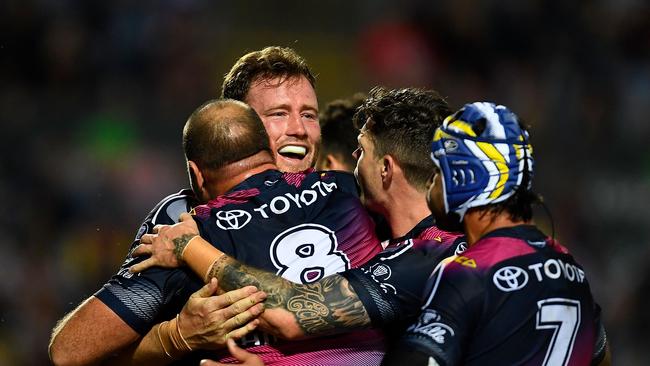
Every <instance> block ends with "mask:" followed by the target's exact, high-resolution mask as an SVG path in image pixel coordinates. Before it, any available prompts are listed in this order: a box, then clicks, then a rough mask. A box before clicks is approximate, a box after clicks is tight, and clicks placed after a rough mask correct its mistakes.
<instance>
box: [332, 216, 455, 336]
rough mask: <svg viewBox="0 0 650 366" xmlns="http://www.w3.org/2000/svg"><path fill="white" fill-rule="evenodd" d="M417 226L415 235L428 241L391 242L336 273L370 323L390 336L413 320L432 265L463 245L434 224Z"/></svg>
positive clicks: (418, 309)
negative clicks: (354, 266)
mask: <svg viewBox="0 0 650 366" xmlns="http://www.w3.org/2000/svg"><path fill="white" fill-rule="evenodd" d="M421 229H422V230H418V234H420V235H421V234H422V233H425V232H426V234H425V235H427V236H429V237H430V238H431V239H430V240H423V239H417V238H415V239H406V240H404V241H403V242H399V243H391V245H389V246H388V247H387V248H386V249H385V250H384V251H382V252H381V253H380V254H378V255H377V256H376V257H375V258H373V259H372V260H370V261H369V262H368V263H366V264H364V265H363V266H361V267H360V268H357V269H352V270H349V271H346V272H343V273H341V274H340V275H342V276H343V277H345V278H346V279H347V280H348V281H349V282H350V285H351V286H352V288H354V291H355V293H356V294H357V296H358V297H359V299H360V300H361V302H362V303H363V305H364V308H365V309H366V311H367V312H368V315H369V316H370V319H371V321H372V324H373V326H374V327H375V328H381V329H384V330H385V331H387V332H386V333H387V334H388V335H389V336H391V337H392V338H394V337H397V336H399V335H401V334H402V333H403V332H404V330H405V328H406V327H407V326H408V325H409V324H411V323H412V322H414V321H415V320H416V319H417V317H418V315H419V314H420V308H421V306H422V303H423V301H424V298H423V289H424V288H425V286H426V284H427V281H428V280H429V277H430V276H431V274H432V273H433V271H434V269H435V268H436V266H437V265H438V264H439V263H440V262H441V261H442V260H444V259H445V258H448V257H450V256H453V255H454V254H455V253H458V252H460V251H462V250H463V248H464V245H465V237H464V236H462V235H461V234H457V233H448V232H445V231H442V230H439V229H438V228H436V227H435V226H426V227H423V228H421ZM418 234H414V235H418ZM420 235H418V236H420Z"/></svg>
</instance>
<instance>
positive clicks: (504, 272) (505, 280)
mask: <svg viewBox="0 0 650 366" xmlns="http://www.w3.org/2000/svg"><path fill="white" fill-rule="evenodd" d="M492 281H493V282H494V285H495V286H496V287H497V288H498V289H499V290H501V291H505V292H510V291H516V290H519V289H521V288H522V287H524V286H526V284H527V283H528V273H526V271H524V270H523V269H521V268H519V267H514V266H508V267H503V268H500V269H499V270H498V271H496V272H495V273H494V277H492Z"/></svg>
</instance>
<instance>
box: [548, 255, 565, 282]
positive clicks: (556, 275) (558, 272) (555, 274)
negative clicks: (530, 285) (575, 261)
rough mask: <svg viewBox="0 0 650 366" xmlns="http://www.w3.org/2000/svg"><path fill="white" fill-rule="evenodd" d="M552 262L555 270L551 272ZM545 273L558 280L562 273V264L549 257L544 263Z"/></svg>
mask: <svg viewBox="0 0 650 366" xmlns="http://www.w3.org/2000/svg"><path fill="white" fill-rule="evenodd" d="M551 264H552V265H553V266H555V272H551ZM544 273H545V274H546V276H548V277H549V278H552V279H554V280H556V279H558V278H560V275H561V274H562V270H561V269H560V265H559V264H558V263H557V261H556V260H555V259H549V260H547V261H546V263H544Z"/></svg>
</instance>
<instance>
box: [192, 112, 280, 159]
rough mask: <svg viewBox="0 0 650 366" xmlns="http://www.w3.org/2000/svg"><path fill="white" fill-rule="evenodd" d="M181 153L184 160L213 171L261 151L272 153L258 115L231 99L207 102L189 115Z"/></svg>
mask: <svg viewBox="0 0 650 366" xmlns="http://www.w3.org/2000/svg"><path fill="white" fill-rule="evenodd" d="M183 150H184V151H185V158H186V159H187V160H191V161H193V162H195V163H196V164H197V165H198V166H199V168H201V169H212V170H216V169H219V168H221V167H223V166H225V165H227V164H229V163H232V162H235V161H239V160H242V159H244V158H246V157H249V156H251V155H254V154H256V153H258V152H260V151H263V150H266V151H268V152H269V153H270V152H271V148H270V146H269V137H268V135H267V133H266V129H265V128H264V124H263V123H262V120H261V119H260V117H259V116H258V115H257V113H255V111H254V110H253V109H252V108H251V107H249V106H248V105H246V104H245V103H242V102H239V101H236V100H231V99H217V100H211V101H208V102H207V103H204V104H203V105H202V106H200V107H199V108H197V109H196V110H195V111H194V113H192V115H191V116H190V118H189V119H188V120H187V123H186V124H185V128H183Z"/></svg>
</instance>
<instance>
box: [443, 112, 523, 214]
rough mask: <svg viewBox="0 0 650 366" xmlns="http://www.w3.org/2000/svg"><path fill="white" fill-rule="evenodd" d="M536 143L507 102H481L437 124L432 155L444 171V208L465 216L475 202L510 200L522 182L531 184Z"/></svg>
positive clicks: (478, 204)
mask: <svg viewBox="0 0 650 366" xmlns="http://www.w3.org/2000/svg"><path fill="white" fill-rule="evenodd" d="M532 150H533V149H532V146H531V145H530V144H529V142H528V132H526V131H525V130H523V129H521V127H520V126H519V121H518V119H517V116H516V115H515V114H514V113H512V112H511V111H510V110H509V109H508V108H507V107H504V106H502V105H495V104H493V103H486V102H476V103H472V104H466V105H465V106H464V107H463V108H462V109H460V110H459V111H458V112H456V113H454V114H453V115H451V116H449V117H447V118H446V119H445V121H444V122H443V124H442V126H440V127H439V128H438V129H436V132H435V134H434V136H433V143H432V144H431V159H432V160H433V162H434V163H435V164H436V165H437V166H438V168H440V171H441V173H442V183H443V192H444V200H445V211H446V212H447V213H450V212H455V213H457V214H458V216H460V221H462V220H463V217H464V216H465V212H466V211H467V209H469V208H471V207H478V206H485V205H489V204H494V203H498V202H502V201H505V200H506V199H508V198H509V197H510V196H512V195H513V194H514V193H515V192H516V190H517V189H518V188H519V186H520V185H521V184H522V183H523V184H525V185H526V189H530V188H531V185H532V176H533V157H532Z"/></svg>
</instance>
